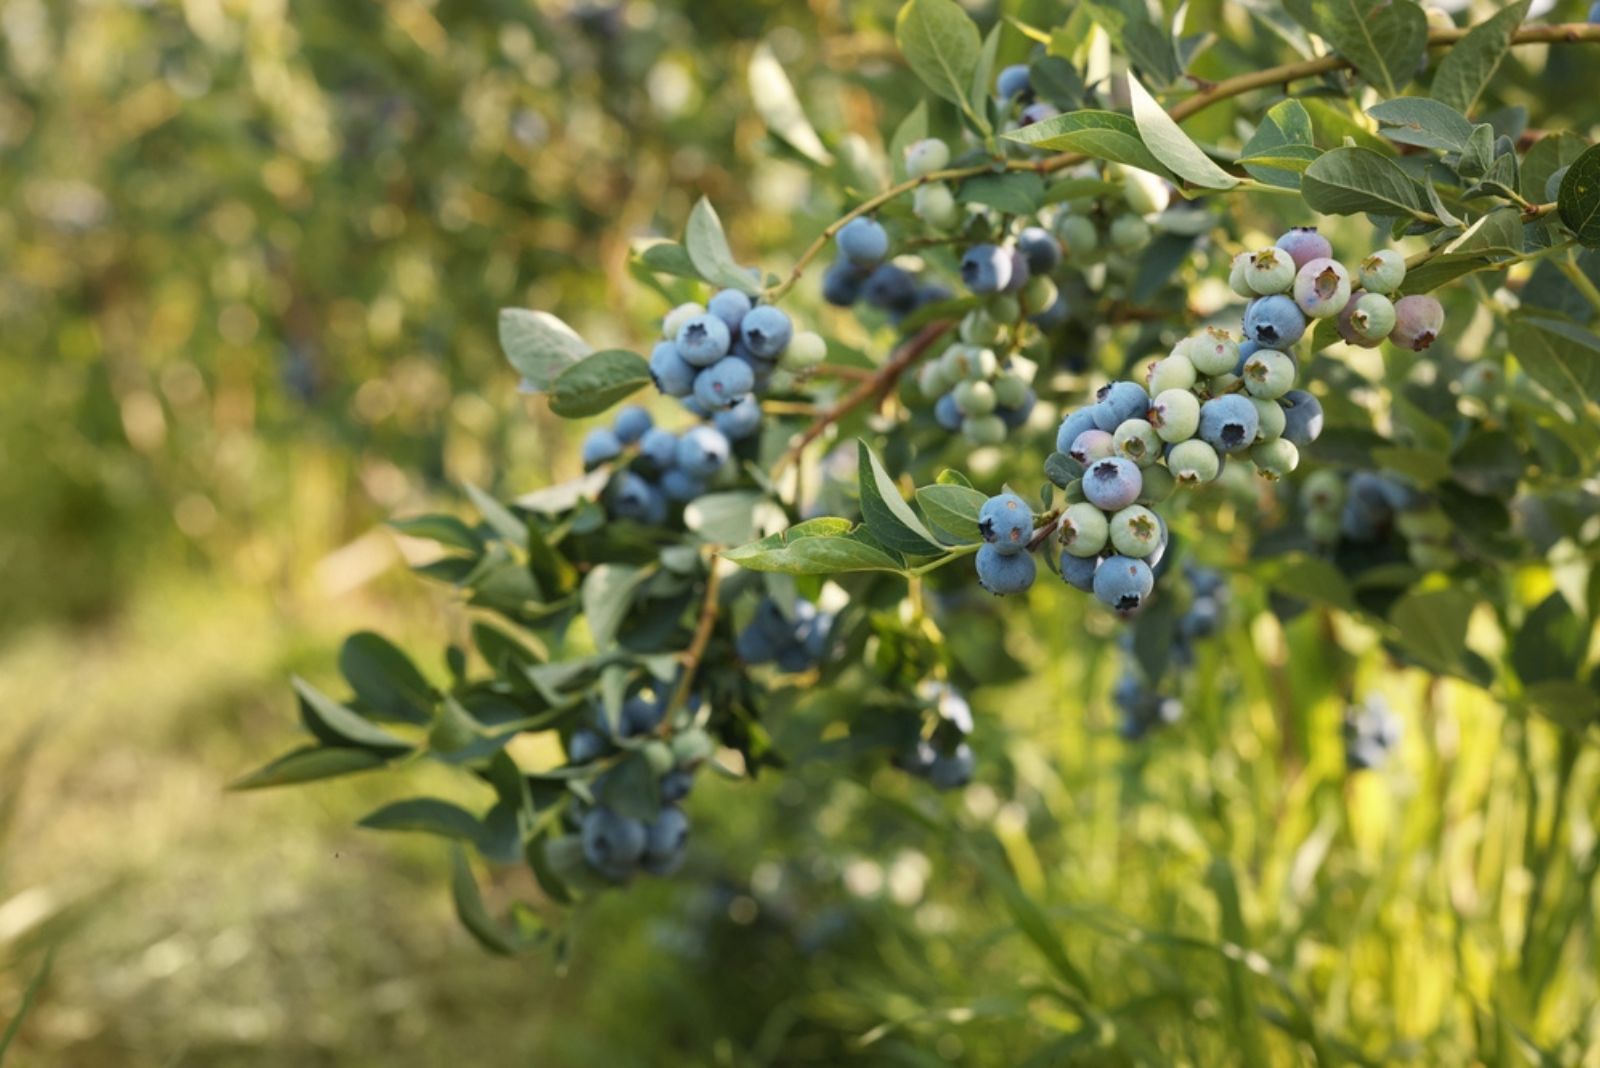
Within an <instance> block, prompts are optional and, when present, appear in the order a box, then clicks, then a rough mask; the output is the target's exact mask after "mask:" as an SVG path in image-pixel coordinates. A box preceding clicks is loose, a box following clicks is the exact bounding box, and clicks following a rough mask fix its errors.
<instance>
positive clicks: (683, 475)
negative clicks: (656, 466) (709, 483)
mask: <svg viewBox="0 0 1600 1068" xmlns="http://www.w3.org/2000/svg"><path fill="white" fill-rule="evenodd" d="M661 492H662V493H664V494H665V495H666V498H667V500H669V501H676V502H677V503H678V504H686V503H688V502H689V501H692V500H694V499H695V498H696V497H701V496H704V495H705V492H706V484H705V481H704V480H703V479H699V478H696V477H695V476H694V475H691V474H689V472H687V471H684V470H682V469H680V468H677V467H674V468H672V469H671V470H669V471H668V472H667V473H666V474H664V475H662V476H661Z"/></svg>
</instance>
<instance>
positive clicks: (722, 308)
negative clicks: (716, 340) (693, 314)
mask: <svg viewBox="0 0 1600 1068" xmlns="http://www.w3.org/2000/svg"><path fill="white" fill-rule="evenodd" d="M706 311H708V312H710V313H711V314H712V315H715V316H716V317H717V318H718V319H721V320H722V321H723V323H724V324H725V325H726V326H727V328H728V333H729V334H730V335H731V336H733V337H738V336H739V324H740V323H742V322H743V321H744V317H745V316H746V315H748V314H749V313H750V298H749V297H748V296H746V295H745V294H744V293H742V292H740V291H739V290H737V289H724V290H721V291H720V292H718V293H717V295H716V296H714V297H712V298H711V300H710V301H709V302H708V303H707V304H706Z"/></svg>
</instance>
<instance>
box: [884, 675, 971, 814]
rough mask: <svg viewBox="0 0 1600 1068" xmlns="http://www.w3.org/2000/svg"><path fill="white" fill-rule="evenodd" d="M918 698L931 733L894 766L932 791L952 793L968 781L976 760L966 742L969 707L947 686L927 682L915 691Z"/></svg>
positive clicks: (903, 754)
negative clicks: (929, 717)
mask: <svg viewBox="0 0 1600 1068" xmlns="http://www.w3.org/2000/svg"><path fill="white" fill-rule="evenodd" d="M918 696H919V697H920V698H922V700H923V701H924V702H926V704H927V705H928V706H929V708H931V709H932V711H933V713H934V716H935V724H934V728H933V731H932V733H931V735H930V736H928V737H919V738H918V739H917V741H916V743H915V744H913V745H912V746H911V747H910V748H909V749H908V750H906V751H905V752H903V753H901V754H899V755H898V756H896V757H895V760H894V763H895V766H897V767H899V768H900V769H902V770H903V771H905V772H907V773H908V774H910V775H914V776H916V777H917V778H919V779H926V780H927V781H928V783H929V784H930V785H932V786H933V788H934V789H936V790H955V789H959V788H960V787H963V786H965V785H967V783H969V782H971V781H972V773H973V771H974V770H975V769H976V767H977V757H975V756H974V755H973V752H972V746H970V745H968V744H967V738H968V736H970V735H971V734H972V706H971V705H969V704H968V703H967V699H966V698H965V697H963V696H961V694H960V693H959V692H958V691H957V690H956V689H955V688H954V687H953V686H951V685H950V684H949V683H945V682H934V681H932V680H929V681H927V682H924V683H923V684H922V685H921V686H920V687H918Z"/></svg>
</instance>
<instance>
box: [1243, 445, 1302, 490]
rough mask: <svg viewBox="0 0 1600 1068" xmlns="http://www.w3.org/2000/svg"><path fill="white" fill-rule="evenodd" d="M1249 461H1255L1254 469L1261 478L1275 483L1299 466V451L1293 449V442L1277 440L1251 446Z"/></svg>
mask: <svg viewBox="0 0 1600 1068" xmlns="http://www.w3.org/2000/svg"><path fill="white" fill-rule="evenodd" d="M1250 459H1251V460H1253V461H1255V465H1256V469H1257V470H1258V471H1260V472H1261V476H1262V477H1263V478H1265V479H1267V480H1268V481H1269V482H1276V481H1277V480H1278V479H1280V478H1284V477H1286V476H1287V475H1288V474H1289V473H1290V472H1292V471H1293V470H1294V469H1295V468H1296V467H1299V466H1300V450H1299V449H1297V448H1295V445H1294V442H1292V441H1285V440H1284V439H1283V438H1279V439H1278V440H1276V441H1263V442H1262V443H1261V444H1259V445H1256V446H1253V447H1252V448H1251V449H1250Z"/></svg>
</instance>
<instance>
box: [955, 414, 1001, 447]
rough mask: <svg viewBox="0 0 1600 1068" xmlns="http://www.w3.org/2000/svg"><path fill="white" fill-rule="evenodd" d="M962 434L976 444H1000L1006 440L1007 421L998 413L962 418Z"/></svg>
mask: <svg viewBox="0 0 1600 1068" xmlns="http://www.w3.org/2000/svg"><path fill="white" fill-rule="evenodd" d="M961 436H962V437H964V438H966V439H967V440H968V441H969V442H971V443H972V444H974V445H998V444H1000V443H1001V442H1003V441H1005V440H1006V422H1005V420H1004V419H1001V418H1000V417H999V416H998V415H971V416H968V417H967V418H965V419H963V420H961Z"/></svg>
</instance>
